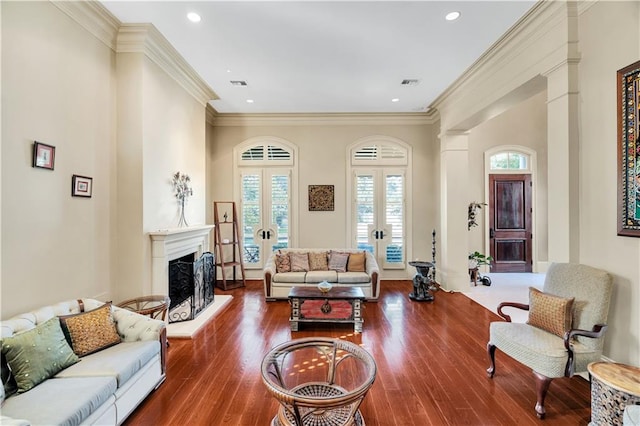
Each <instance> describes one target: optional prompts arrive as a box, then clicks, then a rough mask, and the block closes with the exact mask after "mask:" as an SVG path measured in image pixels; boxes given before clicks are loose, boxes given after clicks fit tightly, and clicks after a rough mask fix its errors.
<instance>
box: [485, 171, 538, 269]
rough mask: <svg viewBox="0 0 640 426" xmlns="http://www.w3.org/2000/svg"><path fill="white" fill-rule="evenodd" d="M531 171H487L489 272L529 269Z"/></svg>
mask: <svg viewBox="0 0 640 426" xmlns="http://www.w3.org/2000/svg"><path fill="white" fill-rule="evenodd" d="M532 211H533V207H532V205H531V175H528V174H522V175H510V174H494V175H489V215H490V216H489V217H490V219H489V226H490V229H489V238H490V239H491V256H492V257H493V259H494V260H493V263H492V269H491V271H492V272H531V267H532V256H531V238H532V235H531V213H532Z"/></svg>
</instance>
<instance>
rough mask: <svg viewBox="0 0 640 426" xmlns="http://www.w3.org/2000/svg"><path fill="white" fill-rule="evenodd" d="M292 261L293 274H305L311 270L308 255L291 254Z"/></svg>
mask: <svg viewBox="0 0 640 426" xmlns="http://www.w3.org/2000/svg"><path fill="white" fill-rule="evenodd" d="M289 259H291V272H303V271H308V270H309V256H308V255H307V253H295V252H292V253H289Z"/></svg>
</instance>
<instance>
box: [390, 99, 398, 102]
mask: <svg viewBox="0 0 640 426" xmlns="http://www.w3.org/2000/svg"><path fill="white" fill-rule="evenodd" d="M391 102H400V99H398V98H393V99H391Z"/></svg>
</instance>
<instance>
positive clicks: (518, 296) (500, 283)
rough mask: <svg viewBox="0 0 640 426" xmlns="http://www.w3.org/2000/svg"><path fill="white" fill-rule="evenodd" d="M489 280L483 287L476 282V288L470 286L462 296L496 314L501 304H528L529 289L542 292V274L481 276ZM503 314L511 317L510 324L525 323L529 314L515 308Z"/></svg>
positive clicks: (506, 310) (507, 309)
mask: <svg viewBox="0 0 640 426" xmlns="http://www.w3.org/2000/svg"><path fill="white" fill-rule="evenodd" d="M482 275H487V276H489V277H490V278H491V285H490V286H484V285H482V284H480V281H478V285H477V286H475V287H474V286H473V283H471V284H470V287H469V291H465V292H463V293H462V294H464V295H465V296H467V297H468V298H470V299H471V300H473V301H475V302H477V303H479V304H480V305H482V306H484V307H485V308H487V309H489V310H490V311H492V312H495V313H498V305H499V304H500V303H502V302H517V303H529V287H535V288H537V289H540V290H542V285H543V284H544V277H545V275H544V274H529V273H526V274H520V273H501V274H496V273H493V274H482ZM504 312H505V313H506V314H507V315H510V316H511V321H512V322H526V321H527V318H528V316H529V312H527V311H523V310H521V309H515V308H505V310H504Z"/></svg>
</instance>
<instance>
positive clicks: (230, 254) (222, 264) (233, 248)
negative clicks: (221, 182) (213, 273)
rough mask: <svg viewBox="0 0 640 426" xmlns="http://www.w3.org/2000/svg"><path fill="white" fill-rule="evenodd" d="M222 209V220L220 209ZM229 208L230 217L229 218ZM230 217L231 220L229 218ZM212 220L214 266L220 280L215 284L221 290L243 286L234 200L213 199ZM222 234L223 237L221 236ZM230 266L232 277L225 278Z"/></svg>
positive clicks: (240, 246)
mask: <svg viewBox="0 0 640 426" xmlns="http://www.w3.org/2000/svg"><path fill="white" fill-rule="evenodd" d="M222 210H223V211H224V213H223V215H222V219H223V220H222V221H221V220H220V211H222ZM229 210H231V218H229ZM229 219H231V220H229ZM213 222H214V224H215V226H216V227H215V242H214V246H215V256H216V267H219V268H220V272H221V274H220V275H221V276H222V281H217V282H216V286H218V287H219V288H221V289H223V290H231V289H233V288H238V287H244V286H245V285H246V282H245V278H244V263H243V261H242V258H243V256H242V242H241V241H240V232H239V229H238V212H237V210H236V203H235V201H214V202H213ZM223 236H224V237H223ZM238 267H239V268H240V279H237V276H236V274H237V270H238ZM228 268H231V272H232V278H233V279H231V280H227V270H228Z"/></svg>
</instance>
